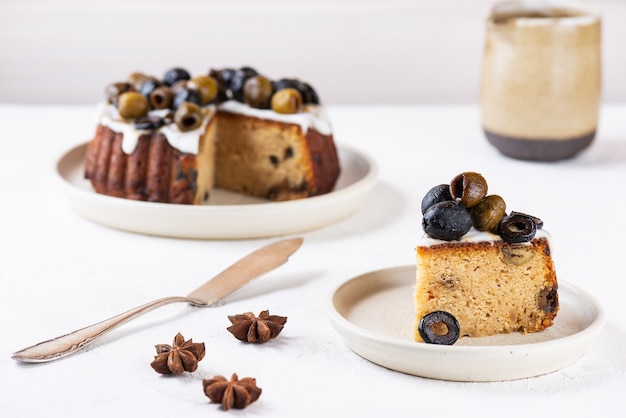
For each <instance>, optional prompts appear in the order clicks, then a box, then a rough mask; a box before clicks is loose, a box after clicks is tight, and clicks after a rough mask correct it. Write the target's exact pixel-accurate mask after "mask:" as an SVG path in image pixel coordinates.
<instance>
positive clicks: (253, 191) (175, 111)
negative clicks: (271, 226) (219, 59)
mask: <svg viewBox="0 0 626 418" xmlns="http://www.w3.org/2000/svg"><path fill="white" fill-rule="evenodd" d="M106 92H107V102H106V103H103V104H102V105H101V107H100V112H99V121H98V126H97V128H96V132H95V135H94V137H93V139H92V140H91V141H90V142H89V144H88V147H87V155H86V158H85V177H86V178H87V179H89V180H90V181H91V183H92V185H93V187H94V189H95V191H96V192H97V193H102V194H107V195H110V196H116V197H122V198H128V199H134V200H145V201H151V202H163V203H179V204H202V203H204V202H206V201H208V200H209V197H210V194H211V190H212V189H213V187H218V188H223V189H226V190H229V191H234V192H239V193H244V194H248V195H252V196H257V197H261V198H266V199H270V200H275V201H282V200H292V199H299V198H306V197H310V196H316V195H321V194H325V193H329V192H330V191H332V190H333V188H334V186H335V183H336V181H337V178H338V176H339V172H340V166H339V159H338V155H337V151H336V147H335V144H334V139H333V134H332V129H331V126H330V123H329V120H328V117H327V115H326V113H325V111H324V108H323V106H321V105H320V102H319V98H318V96H317V93H316V92H315V90H314V89H313V88H312V87H311V86H310V85H309V84H307V83H304V82H302V81H300V80H297V79H286V78H284V79H280V80H277V81H272V80H269V79H268V78H266V77H265V76H263V75H260V74H258V73H257V72H256V70H254V69H252V68H250V67H243V68H240V69H238V70H233V69H221V70H211V71H210V72H209V74H207V75H201V76H197V77H193V78H192V77H191V76H190V74H189V73H188V72H187V71H186V70H184V69H181V68H174V69H171V70H169V71H167V72H166V73H165V75H164V76H163V77H162V78H161V79H157V78H155V77H151V76H146V75H144V74H141V73H133V74H131V75H130V76H129V77H128V79H127V80H126V81H124V82H118V83H113V84H111V85H110V86H108V87H107V89H106Z"/></svg>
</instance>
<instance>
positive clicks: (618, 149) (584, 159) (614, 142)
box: [564, 138, 626, 167]
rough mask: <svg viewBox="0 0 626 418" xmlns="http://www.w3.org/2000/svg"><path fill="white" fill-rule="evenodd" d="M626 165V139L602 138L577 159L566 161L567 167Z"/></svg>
mask: <svg viewBox="0 0 626 418" xmlns="http://www.w3.org/2000/svg"><path fill="white" fill-rule="evenodd" d="M624 163H626V138H602V140H600V141H598V140H597V139H596V141H595V142H593V143H592V144H591V146H590V147H589V148H588V149H587V150H585V151H583V152H582V153H581V154H580V155H579V156H578V157H577V158H574V159H572V160H569V161H565V162H564V164H566V165H577V166H582V167H596V166H607V165H609V166H610V165H622V164H624Z"/></svg>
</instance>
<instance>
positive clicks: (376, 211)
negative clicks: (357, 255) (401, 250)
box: [309, 182, 407, 240]
mask: <svg viewBox="0 0 626 418" xmlns="http://www.w3.org/2000/svg"><path fill="white" fill-rule="evenodd" d="M406 209H407V200H406V197H405V196H403V195H402V193H400V191H399V190H398V189H396V188H395V187H393V186H392V185H391V184H388V183H385V182H378V183H377V184H376V186H375V187H374V188H373V189H372V191H371V192H370V194H369V195H368V197H367V198H366V199H365V201H364V202H363V205H362V206H361V207H360V208H359V209H357V210H356V212H354V213H353V214H352V215H350V216H349V217H347V218H345V219H343V220H340V221H338V222H336V223H333V224H330V225H328V226H326V227H323V228H320V229H318V230H314V231H311V232H309V235H310V237H309V238H310V239H316V240H327V239H335V238H337V236H338V235H341V236H345V235H353V234H354V235H358V234H362V233H372V232H373V231H375V230H377V229H381V228H383V227H385V226H387V225H389V224H391V223H393V222H394V221H395V220H396V219H398V218H400V217H401V216H402V214H403V213H404V211H405V210H406Z"/></svg>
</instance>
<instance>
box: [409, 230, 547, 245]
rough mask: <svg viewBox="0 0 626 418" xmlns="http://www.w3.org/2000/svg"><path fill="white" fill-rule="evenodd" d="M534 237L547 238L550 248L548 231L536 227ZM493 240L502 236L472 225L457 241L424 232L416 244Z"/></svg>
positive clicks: (500, 239) (499, 239)
mask: <svg viewBox="0 0 626 418" xmlns="http://www.w3.org/2000/svg"><path fill="white" fill-rule="evenodd" d="M534 238H546V239H547V240H548V245H549V246H550V248H551V249H552V237H551V236H550V233H549V232H548V231H546V230H544V229H538V230H537V233H536V234H535V237H534ZM534 238H533V239H534ZM495 241H502V238H501V237H500V236H499V235H497V234H492V233H491V232H481V231H479V230H477V229H475V228H473V227H472V228H471V229H470V230H469V232H468V233H467V234H465V235H463V236H462V237H461V239H460V240H457V241H444V240H440V239H435V238H433V237H431V236H429V235H428V234H424V235H423V236H422V238H421V239H420V240H419V242H418V244H417V246H418V247H432V246H435V245H441V244H455V243H474V242H495ZM523 244H528V245H530V243H529V242H527V243H523Z"/></svg>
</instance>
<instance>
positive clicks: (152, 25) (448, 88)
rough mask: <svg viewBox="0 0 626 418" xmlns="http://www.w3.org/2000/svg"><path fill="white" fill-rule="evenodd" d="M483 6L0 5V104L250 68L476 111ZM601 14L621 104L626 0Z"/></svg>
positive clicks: (436, 2)
mask: <svg viewBox="0 0 626 418" xmlns="http://www.w3.org/2000/svg"><path fill="white" fill-rule="evenodd" d="M491 3H492V2H491V1H488V0H467V1H451V0H374V1H351V0H303V1H295V0H294V1H288V0H270V1H263V0H257V1H253V0H249V1H237V0H230V1H229V0H212V1H211V0H205V1H197V0H156V1H147V0H144V1H137V0H135V1H121V0H109V1H104V0H95V1H80V0H50V1H43V0H0V102H12V103H94V102H97V101H99V100H100V99H101V98H102V97H103V95H102V91H103V88H104V86H105V85H106V84H108V83H109V82H112V81H117V80H120V79H123V78H125V77H126V76H127V75H128V74H129V73H131V72H133V71H138V70H140V71H144V72H148V73H152V74H155V75H161V74H162V73H163V72H164V71H165V70H166V69H167V68H169V67H172V66H183V67H186V68H188V69H189V70H191V71H192V72H194V73H200V72H206V71H207V70H208V68H210V67H218V68H219V67H226V66H240V65H251V66H254V67H256V68H257V69H258V70H260V71H261V72H263V73H264V74H266V75H268V76H270V77H273V78H278V77H281V76H297V77H299V78H302V79H304V80H307V81H309V82H311V83H312V84H313V85H314V86H315V87H316V88H317V90H318V91H319V93H320V96H321V97H322V99H323V100H324V101H325V102H326V103H331V104H347V103H449V102H455V103H473V102H475V101H476V100H477V97H478V80H479V74H480V62H481V55H482V49H483V39H484V30H485V28H484V24H485V17H486V15H487V12H488V9H489V6H490V5H491ZM588 3H593V4H595V5H597V6H598V7H599V8H600V10H601V12H602V14H603V17H604V27H603V37H604V39H603V53H604V99H605V101H609V102H616V101H621V102H625V101H626V71H625V70H626V46H625V43H626V42H625V41H626V24H625V23H624V22H626V0H596V1H589V2H588Z"/></svg>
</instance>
